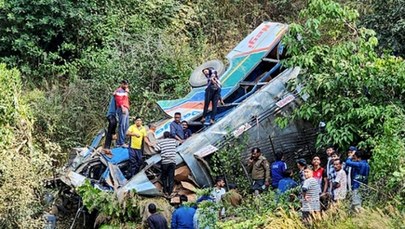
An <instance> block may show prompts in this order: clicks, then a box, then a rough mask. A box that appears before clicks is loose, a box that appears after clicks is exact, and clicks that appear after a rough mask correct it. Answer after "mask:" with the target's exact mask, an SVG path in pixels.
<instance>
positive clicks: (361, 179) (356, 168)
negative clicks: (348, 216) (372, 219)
mask: <svg viewBox="0 0 405 229" xmlns="http://www.w3.org/2000/svg"><path fill="white" fill-rule="evenodd" d="M348 156H349V157H348V158H347V160H346V166H349V167H351V168H352V176H353V182H352V190H353V193H352V208H353V209H354V210H355V211H357V212H358V211H359V210H360V209H361V202H362V197H361V189H360V187H361V185H362V184H367V183H368V175H369V173H370V166H369V164H368V162H367V160H364V159H365V154H364V151H363V150H359V151H355V152H354V153H349V154H348Z"/></svg>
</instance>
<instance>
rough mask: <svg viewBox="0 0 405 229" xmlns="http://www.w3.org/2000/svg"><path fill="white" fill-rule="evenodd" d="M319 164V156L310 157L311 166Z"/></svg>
mask: <svg viewBox="0 0 405 229" xmlns="http://www.w3.org/2000/svg"><path fill="white" fill-rule="evenodd" d="M320 164H321V158H319V156H315V157H313V158H312V166H314V167H317V166H319V165H320Z"/></svg>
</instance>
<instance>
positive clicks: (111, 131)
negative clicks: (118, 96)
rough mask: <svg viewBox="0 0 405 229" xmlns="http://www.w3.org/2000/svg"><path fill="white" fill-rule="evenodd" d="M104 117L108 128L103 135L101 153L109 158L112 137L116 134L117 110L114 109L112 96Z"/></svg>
mask: <svg viewBox="0 0 405 229" xmlns="http://www.w3.org/2000/svg"><path fill="white" fill-rule="evenodd" d="M106 117H107V121H108V127H107V132H106V135H105V141H104V146H103V152H104V153H105V154H106V155H107V156H111V155H112V153H111V150H110V148H111V142H112V139H113V136H114V135H115V134H116V129H117V109H116V104H115V98H114V96H111V99H110V103H109V105H108V111H107V116H106Z"/></svg>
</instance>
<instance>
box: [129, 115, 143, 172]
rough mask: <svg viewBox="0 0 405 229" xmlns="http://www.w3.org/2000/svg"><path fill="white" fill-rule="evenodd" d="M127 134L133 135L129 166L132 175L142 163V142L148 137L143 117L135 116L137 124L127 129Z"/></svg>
mask: <svg viewBox="0 0 405 229" xmlns="http://www.w3.org/2000/svg"><path fill="white" fill-rule="evenodd" d="M127 136H130V137H131V144H130V146H129V166H130V171H131V177H132V176H133V175H135V174H137V173H138V172H139V169H140V167H141V165H142V144H143V141H147V139H146V129H145V127H143V126H142V119H141V118H140V117H136V118H135V124H134V125H132V126H130V127H129V129H128V131H127Z"/></svg>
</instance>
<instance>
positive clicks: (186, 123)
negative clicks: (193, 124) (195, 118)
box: [181, 120, 188, 130]
mask: <svg viewBox="0 0 405 229" xmlns="http://www.w3.org/2000/svg"><path fill="white" fill-rule="evenodd" d="M181 126H182V127H183V130H185V129H187V128H188V122H187V121H186V120H184V121H182V122H181Z"/></svg>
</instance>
